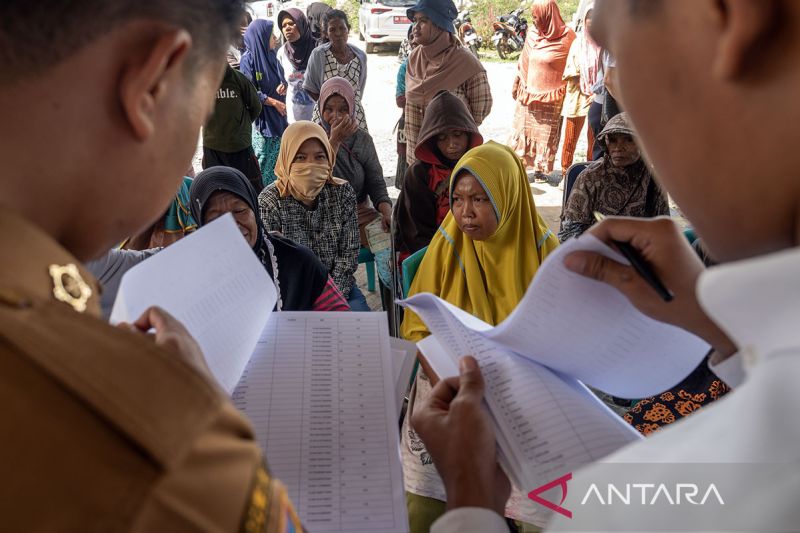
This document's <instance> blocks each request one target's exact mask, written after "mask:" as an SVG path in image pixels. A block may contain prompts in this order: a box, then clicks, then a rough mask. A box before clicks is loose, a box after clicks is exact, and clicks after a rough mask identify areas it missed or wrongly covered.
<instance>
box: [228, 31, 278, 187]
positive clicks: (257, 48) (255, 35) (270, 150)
mask: <svg viewBox="0 0 800 533" xmlns="http://www.w3.org/2000/svg"><path fill="white" fill-rule="evenodd" d="M272 28H273V23H272V21H271V20H263V19H258V20H254V21H253V23H252V24H250V26H248V28H247V31H246V32H245V34H244V46H245V53H244V54H243V55H242V62H241V66H240V68H241V71H242V74H244V75H245V76H247V78H248V79H249V80H250V81H251V82H252V83H253V85H255V87H256V89H257V91H258V97H259V99H260V100H261V103H262V104H263V108H262V110H261V114H260V115H259V116H258V118H256V122H255V124H254V125H253V150H254V151H255V153H256V157H258V164H259V166H260V167H261V176H262V178H263V186H267V185H269V184H270V183H272V182H273V181H275V173H274V169H275V161H276V160H277V159H278V150H280V147H281V135H283V131H284V130H285V129H286V128H287V127H288V125H289V124H288V123H287V121H286V103H285V102H286V97H285V96H284V95H285V94H286V90H285V89H286V79H285V78H284V75H283V68H282V67H281V65H280V64H279V63H278V58H277V56H276V55H275V50H273V47H274V45H275V44H276V42H277V40H276V39H275V38H274V36H273V34H272Z"/></svg>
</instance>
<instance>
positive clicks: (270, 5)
mask: <svg viewBox="0 0 800 533" xmlns="http://www.w3.org/2000/svg"><path fill="white" fill-rule="evenodd" d="M307 3H308V2H304V1H302V0H300V1H294V0H262V1H259V2H247V5H246V7H245V9H247V11H248V12H249V13H250V16H252V17H253V19H254V20H255V19H269V20H271V21H273V22H277V18H278V13H280V12H281V11H282V10H284V9H289V8H290V7H297V8H300V10H301V11H302V12H303V13H305V12H306V4H307ZM276 31H278V30H276Z"/></svg>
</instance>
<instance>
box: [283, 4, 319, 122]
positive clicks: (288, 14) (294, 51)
mask: <svg viewBox="0 0 800 533" xmlns="http://www.w3.org/2000/svg"><path fill="white" fill-rule="evenodd" d="M278 27H279V28H280V31H281V33H282V34H283V38H284V39H285V40H286V44H284V45H283V46H281V47H280V49H279V50H278V62H279V63H280V64H281V66H282V67H283V72H284V73H285V75H286V81H287V82H288V89H287V92H286V118H287V120H288V121H289V124H291V123H292V122H295V121H297V120H311V117H312V114H313V112H314V104H315V102H314V100H312V99H311V97H310V96H309V95H308V93H307V92H306V91H305V89H303V83H304V82H305V77H306V68H307V67H308V58H309V57H310V56H311V52H312V51H313V50H314V48H315V47H316V45H317V41H316V39H315V38H314V36H313V35H312V33H311V26H310V25H309V23H308V19H307V18H306V16H305V15H304V14H303V12H302V11H300V10H299V9H297V8H294V7H293V8H291V9H286V10H284V11H281V12H280V13H278Z"/></svg>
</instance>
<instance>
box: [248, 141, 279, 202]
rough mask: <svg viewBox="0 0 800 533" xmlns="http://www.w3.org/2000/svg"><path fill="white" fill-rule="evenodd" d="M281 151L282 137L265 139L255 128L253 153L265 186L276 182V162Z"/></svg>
mask: <svg viewBox="0 0 800 533" xmlns="http://www.w3.org/2000/svg"><path fill="white" fill-rule="evenodd" d="M280 149H281V138H280V137H264V136H263V135H262V134H261V132H260V131H258V130H257V129H255V127H254V128H253V151H254V152H255V153H256V157H257V158H258V166H259V167H261V178H262V180H263V184H262V185H263V186H264V187H266V186H267V185H269V184H271V183H272V182H274V181H275V162H277V161H278V152H279V151H280Z"/></svg>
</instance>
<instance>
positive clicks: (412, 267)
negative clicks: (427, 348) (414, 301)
mask: <svg viewBox="0 0 800 533" xmlns="http://www.w3.org/2000/svg"><path fill="white" fill-rule="evenodd" d="M427 251H428V247H427V246H426V247H425V248H422V249H420V250H417V251H416V252H414V253H413V254H411V255H410V256H408V257H406V259H405V261H403V264H402V265H401V267H400V268H401V271H402V282H403V298H407V297H408V291H409V290H410V289H411V283H412V282H413V281H414V276H416V275H417V270H419V265H421V264H422V258H423V257H425V252H427ZM418 371H419V359H418V360H417V361H415V362H414V370H412V371H411V380H410V381H409V382H408V386H409V387H411V386H412V385H413V384H414V380H415V379H416V378H417V372H418Z"/></svg>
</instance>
